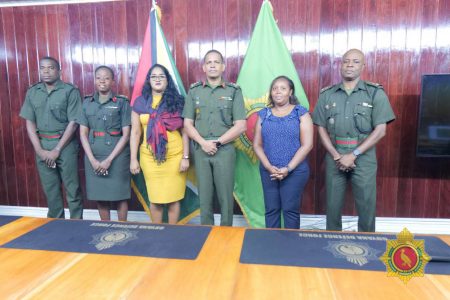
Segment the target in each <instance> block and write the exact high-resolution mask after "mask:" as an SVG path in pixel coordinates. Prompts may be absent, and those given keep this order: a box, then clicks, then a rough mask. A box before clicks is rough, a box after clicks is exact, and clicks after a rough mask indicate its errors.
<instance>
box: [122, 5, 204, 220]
mask: <svg viewBox="0 0 450 300" xmlns="http://www.w3.org/2000/svg"><path fill="white" fill-rule="evenodd" d="M160 18H161V10H160V9H159V7H158V6H157V5H156V4H155V1H153V5H152V9H151V10H150V17H149V20H148V24H147V30H146V31H145V36H144V43H143V45H142V52H141V57H140V59H139V66H138V71H137V75H136V80H135V83H134V87H133V94H132V96H131V105H133V103H134V100H135V99H136V98H137V97H139V96H140V95H141V92H142V87H143V86H144V82H145V77H146V76H147V72H148V70H149V69H150V67H151V66H153V65H154V64H156V63H158V64H161V65H163V66H164V67H166V68H167V70H169V73H170V75H171V76H172V78H173V80H174V82H175V84H176V86H177V88H178V91H179V92H180V94H181V95H183V96H186V91H185V89H184V86H183V83H182V82H181V77H180V74H179V73H178V70H177V68H176V66H175V62H174V60H173V57H172V54H171V52H170V49H169V46H168V45H167V41H166V38H165V37H164V33H163V31H162V28H161V24H160ZM193 170H194V166H192V165H191V166H190V168H189V171H188V181H187V186H186V193H185V198H184V199H183V200H182V201H181V202H180V203H181V212H180V221H179V222H178V223H180V224H185V223H187V222H188V221H189V220H190V219H191V218H193V217H194V216H196V215H198V214H199V211H200V209H199V200H198V196H197V187H196V184H195V182H196V181H195V174H194V171H193ZM131 186H132V188H133V190H134V192H135V193H136V195H137V197H138V199H139V202H140V203H141V204H142V206H143V207H144V209H145V211H146V212H147V214H148V215H149V216H150V218H151V214H150V199H149V198H148V194H147V189H146V186H145V180H144V176H143V175H142V172H141V173H140V174H138V175H136V176H133V179H132V182H131ZM164 219H165V220H166V221H167V213H165V217H164Z"/></svg>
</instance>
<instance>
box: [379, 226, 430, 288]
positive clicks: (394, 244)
mask: <svg viewBox="0 0 450 300" xmlns="http://www.w3.org/2000/svg"><path fill="white" fill-rule="evenodd" d="M386 242H387V244H386V252H385V253H384V254H383V256H381V257H380V260H381V261H382V262H383V263H384V264H385V265H386V271H387V273H388V274H387V275H388V276H389V277H398V278H400V279H401V280H402V281H403V282H404V283H405V284H406V283H408V281H409V280H410V279H411V278H412V277H423V275H424V274H425V271H424V269H425V265H426V264H427V263H428V262H429V261H430V259H431V258H430V256H429V255H428V254H427V253H426V252H425V242H424V240H414V236H413V234H412V233H411V232H409V230H408V229H406V228H404V229H403V230H402V232H400V233H399V234H398V235H397V240H387V241H386Z"/></svg>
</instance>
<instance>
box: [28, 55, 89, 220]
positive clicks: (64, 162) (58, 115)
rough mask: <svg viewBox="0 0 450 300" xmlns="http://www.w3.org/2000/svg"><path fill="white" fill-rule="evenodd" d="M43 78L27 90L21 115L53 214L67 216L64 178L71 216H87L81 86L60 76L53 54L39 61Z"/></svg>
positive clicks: (40, 73) (50, 210) (49, 212)
mask: <svg viewBox="0 0 450 300" xmlns="http://www.w3.org/2000/svg"><path fill="white" fill-rule="evenodd" d="M39 75H40V79H41V81H40V82H38V83H36V84H35V85H33V86H31V87H30V88H29V89H28V91H27V94H26V97H25V102H24V104H23V106H22V109H21V111H20V116H21V117H22V118H24V119H25V120H26V127H27V132H28V137H29V138H30V141H31V143H32V144H33V148H34V151H35V152H36V165H37V168H38V171H39V176H40V178H41V183H42V188H43V190H44V193H45V196H46V197H47V204H48V213H47V216H48V217H49V218H64V204H63V196H62V191H61V181H62V183H63V184H64V188H65V191H66V199H67V203H68V206H69V211H70V218H71V219H81V218H82V216H83V206H82V196H81V189H80V184H79V178H78V149H79V145H78V142H77V140H76V139H75V138H74V133H75V131H76V129H77V124H76V123H75V118H76V117H77V115H78V113H79V110H80V108H81V97H80V92H79V90H78V88H77V87H75V86H73V85H72V84H69V83H65V82H63V81H61V80H60V66H59V62H58V61H57V60H56V59H54V58H52V57H44V58H42V59H41V60H40V61H39Z"/></svg>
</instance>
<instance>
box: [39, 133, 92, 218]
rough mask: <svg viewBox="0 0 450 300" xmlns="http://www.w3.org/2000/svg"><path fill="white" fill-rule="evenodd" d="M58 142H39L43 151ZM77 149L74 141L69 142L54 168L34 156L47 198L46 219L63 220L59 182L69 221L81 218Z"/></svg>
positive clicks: (50, 148) (81, 205)
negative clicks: (63, 191) (67, 209)
mask: <svg viewBox="0 0 450 300" xmlns="http://www.w3.org/2000/svg"><path fill="white" fill-rule="evenodd" d="M57 143H58V140H56V139H55V140H49V141H47V140H44V139H43V140H41V145H42V147H43V149H45V150H52V149H53V148H54V147H55V146H56V144H57ZM78 149H79V145H78V143H77V142H76V141H75V140H72V141H71V142H69V143H68V144H67V145H66V146H65V147H64V149H62V151H61V153H60V155H59V157H58V158H57V159H56V168H49V167H47V165H46V164H45V162H44V161H42V160H41V158H40V157H39V156H38V155H36V165H37V169H38V172H39V177H40V179H41V184H42V189H43V190H44V193H45V196H46V197H47V205H48V213H47V217H48V218H64V203H63V195H62V190H61V182H62V183H63V185H64V189H65V191H66V200H67V205H68V207H69V212H70V218H71V219H81V218H82V217H83V198H82V195H81V189H80V182H79V176H78Z"/></svg>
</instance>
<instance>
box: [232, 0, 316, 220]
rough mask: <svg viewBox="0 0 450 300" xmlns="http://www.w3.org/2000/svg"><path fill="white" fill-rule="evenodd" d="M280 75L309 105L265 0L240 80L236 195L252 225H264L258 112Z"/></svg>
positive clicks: (304, 103)
mask: <svg viewBox="0 0 450 300" xmlns="http://www.w3.org/2000/svg"><path fill="white" fill-rule="evenodd" d="M280 75H285V76H287V77H289V78H290V79H292V81H293V82H294V85H295V94H296V96H297V97H298V99H299V100H300V104H302V105H303V106H305V107H306V108H309V104H308V100H307V98H306V94H305V92H304V90H303V87H302V84H301V82H300V79H299V78H298V74H297V71H296V69H295V66H294V63H293V62H292V58H291V54H290V53H289V50H288V49H287V47H286V44H285V43H284V40H283V37H282V35H281V33H280V30H279V29H278V26H277V24H276V21H275V19H274V17H273V12H272V5H271V4H270V1H268V0H265V1H264V2H263V4H262V6H261V11H260V12H259V15H258V19H257V20H256V25H255V29H254V30H253V35H252V37H251V40H250V43H249V46H248V49H247V53H246V55H245V59H244V63H243V65H242V68H241V71H240V73H239V76H238V80H237V83H238V84H239V85H240V86H241V88H242V93H243V95H244V101H245V107H246V110H247V132H246V133H245V134H243V135H241V136H240V137H239V138H238V139H237V140H236V141H235V146H236V150H237V153H236V154H237V155H236V173H235V185H234V197H235V199H236V201H237V202H238V204H239V205H240V207H241V210H242V212H243V213H244V216H245V218H246V219H247V222H248V223H249V225H250V226H252V227H265V221H264V198H263V192H262V186H261V178H260V175H259V161H258V159H257V157H256V155H255V153H254V152H253V149H252V141H253V137H254V130H255V123H256V121H257V120H258V115H257V112H258V111H259V110H260V109H261V108H263V107H265V106H266V104H267V100H268V96H269V88H270V84H271V82H272V80H273V79H274V78H275V77H277V76H280Z"/></svg>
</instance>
